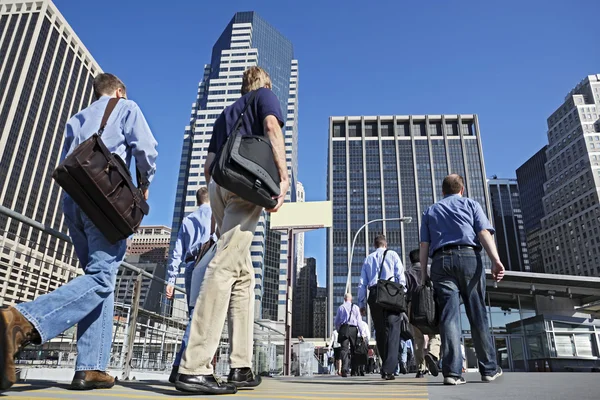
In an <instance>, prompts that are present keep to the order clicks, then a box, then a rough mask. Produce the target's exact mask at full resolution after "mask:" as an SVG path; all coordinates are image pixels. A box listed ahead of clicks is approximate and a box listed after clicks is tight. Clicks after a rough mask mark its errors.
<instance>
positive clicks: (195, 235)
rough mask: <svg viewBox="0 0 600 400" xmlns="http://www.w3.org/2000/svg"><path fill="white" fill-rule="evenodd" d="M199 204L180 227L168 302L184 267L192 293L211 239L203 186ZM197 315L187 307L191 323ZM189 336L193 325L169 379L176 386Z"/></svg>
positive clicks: (169, 275) (172, 266)
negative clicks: (198, 262) (195, 274)
mask: <svg viewBox="0 0 600 400" xmlns="http://www.w3.org/2000/svg"><path fill="white" fill-rule="evenodd" d="M196 201H197V202H198V205H199V207H198V209H197V210H196V211H194V212H193V213H191V214H189V215H188V216H187V217H185V218H184V219H183V221H182V222H181V228H179V232H178V234H177V241H176V242H175V248H174V249H173V254H172V255H171V260H170V261H169V270H168V271H167V274H168V277H167V283H168V284H167V299H172V298H173V290H174V285H175V280H176V279H177V275H178V273H179V269H180V267H181V264H183V266H184V268H185V272H184V276H185V292H186V294H187V296H189V295H190V293H191V291H192V290H191V286H192V273H193V272H194V263H195V261H196V258H197V257H198V254H199V253H200V251H201V248H202V246H203V245H204V244H205V243H207V242H208V241H209V240H210V239H211V234H212V233H213V224H212V222H211V221H212V211H211V208H210V203H209V200H208V188H206V187H201V188H200V189H198V191H197V192H196ZM193 314H194V307H193V306H191V305H189V306H188V316H189V318H190V320H191V318H192V315H193ZM189 336H190V325H189V324H188V327H187V328H186V330H185V333H184V334H183V338H182V340H181V347H180V348H179V351H178V352H177V355H176V356H175V360H174V362H173V370H172V371H171V376H170V377H169V382H171V383H175V381H176V379H177V374H178V373H179V364H180V363H181V357H182V356H183V353H184V351H185V349H186V347H187V342H188V338H189Z"/></svg>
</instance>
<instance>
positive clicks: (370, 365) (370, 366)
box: [367, 347, 376, 374]
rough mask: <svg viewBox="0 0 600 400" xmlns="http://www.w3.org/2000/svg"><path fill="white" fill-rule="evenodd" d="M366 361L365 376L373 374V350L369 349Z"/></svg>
mask: <svg viewBox="0 0 600 400" xmlns="http://www.w3.org/2000/svg"><path fill="white" fill-rule="evenodd" d="M367 357H368V361H367V374H373V373H375V369H376V368H375V350H373V349H372V348H371V347H369V352H368V353H367Z"/></svg>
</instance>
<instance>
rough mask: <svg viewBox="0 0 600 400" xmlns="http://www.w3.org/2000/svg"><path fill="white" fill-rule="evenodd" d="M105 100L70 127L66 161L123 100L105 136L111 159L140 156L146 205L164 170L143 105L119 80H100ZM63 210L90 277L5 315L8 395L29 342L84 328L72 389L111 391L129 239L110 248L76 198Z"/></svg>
mask: <svg viewBox="0 0 600 400" xmlns="http://www.w3.org/2000/svg"><path fill="white" fill-rule="evenodd" d="M94 95H95V97H96V98H97V100H96V101H94V102H93V103H92V104H91V105H90V106H89V107H87V108H86V109H84V110H82V111H80V112H78V113H77V114H75V115H74V116H73V117H72V118H71V119H69V121H68V122H67V126H66V129H65V140H64V147H63V153H62V159H64V158H65V157H66V156H68V155H69V154H71V153H72V152H73V150H75V148H76V147H77V146H78V145H79V144H80V143H82V142H83V141H85V140H87V139H88V138H90V137H91V136H92V135H93V134H94V133H96V132H98V130H99V128H100V122H101V120H102V116H103V115H104V110H105V109H106V106H107V104H108V101H109V100H110V99H111V98H120V99H121V100H120V101H119V102H118V103H117V105H116V106H115V108H114V110H113V111H112V113H111V115H110V118H109V119H108V122H107V125H106V127H105V129H104V132H103V134H102V141H103V142H104V144H105V145H106V147H107V148H108V150H109V151H110V152H111V153H114V154H116V155H118V156H119V157H121V158H122V159H123V160H124V161H125V163H126V164H127V165H128V166H129V164H130V162H131V158H132V157H133V158H135V164H136V168H137V169H138V171H139V172H140V174H141V179H140V182H138V184H139V185H140V188H141V189H142V191H143V193H144V196H145V197H146V199H147V198H148V185H149V184H150V181H151V180H152V178H153V177H154V173H155V171H156V163H155V160H156V157H157V155H158V153H157V151H156V146H157V143H156V140H155V139H154V136H152V132H151V131H150V127H149V126H148V123H147V122H146V120H145V118H144V115H143V114H142V111H141V110H140V108H139V107H138V105H137V104H136V103H135V102H133V101H131V100H127V98H126V96H127V93H126V88H125V85H124V84H123V82H121V80H120V79H119V78H117V77H116V76H114V75H112V74H99V75H98V76H96V78H95V79H94ZM62 206H63V207H62V209H63V212H64V215H65V221H66V223H67V226H68V228H69V235H70V236H71V239H72V241H73V246H74V247H75V252H76V253H77V257H78V259H79V262H80V263H81V268H82V269H83V270H84V272H85V275H82V276H79V277H77V278H75V279H73V280H72V281H71V282H69V283H67V284H66V285H62V286H61V287H59V288H58V289H56V290H55V291H53V292H50V293H48V294H45V295H43V296H40V297H38V298H37V299H35V300H34V301H31V302H28V303H21V304H18V305H16V306H15V307H9V308H5V309H3V310H2V311H1V312H0V357H2V359H1V360H0V389H7V388H8V387H10V386H11V385H12V384H13V383H14V382H15V380H16V375H15V368H14V361H13V357H14V355H15V354H16V353H17V352H18V350H19V348H20V347H22V346H25V345H26V344H27V343H30V342H34V343H45V342H47V341H49V340H50V339H52V338H54V337H56V336H58V335H59V334H61V333H62V332H64V331H65V330H67V329H69V328H70V327H72V326H74V325H75V324H77V361H76V363H75V371H76V372H75V377H74V378H73V382H72V383H71V389H78V390H85V389H98V388H110V387H112V386H113V385H114V378H113V377H111V376H110V375H108V374H107V373H106V369H107V367H108V362H109V358H110V349H111V341H112V336H113V335H112V328H113V315H114V289H115V283H116V278H117V271H118V270H119V265H121V262H122V261H123V259H124V258H125V251H126V248H127V243H126V240H119V241H118V242H116V243H111V242H109V241H108V240H107V239H106V238H105V237H104V235H103V234H102V232H100V230H98V228H97V227H96V226H95V225H94V223H93V222H92V220H90V219H89V218H88V216H87V215H85V213H84V212H83V211H81V209H80V208H79V206H78V205H77V204H75V202H74V201H73V199H71V197H69V196H68V195H66V194H65V195H64V199H63V204H62Z"/></svg>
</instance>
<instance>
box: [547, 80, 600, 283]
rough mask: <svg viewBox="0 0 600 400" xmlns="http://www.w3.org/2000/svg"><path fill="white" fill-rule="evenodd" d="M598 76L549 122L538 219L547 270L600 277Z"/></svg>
mask: <svg viewBox="0 0 600 400" xmlns="http://www.w3.org/2000/svg"><path fill="white" fill-rule="evenodd" d="M599 116H600V74H598V75H589V76H587V77H586V78H585V79H584V80H583V81H581V83H579V84H578V85H577V87H575V88H574V89H573V90H572V91H571V92H570V93H569V94H568V95H567V96H566V98H565V101H564V103H563V104H562V105H561V106H560V107H559V108H558V109H557V110H556V111H555V112H554V113H553V114H552V115H551V116H550V118H548V150H547V151H546V155H547V161H546V174H547V176H548V180H547V182H546V183H545V185H544V199H543V202H544V213H545V216H544V218H543V219H542V256H543V262H544V268H545V271H546V272H548V273H554V274H568V275H583V276H598V275H600V232H599V229H600V204H599V198H598V190H599V189H600V120H599Z"/></svg>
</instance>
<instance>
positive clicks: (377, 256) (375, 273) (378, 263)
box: [358, 235, 406, 380]
mask: <svg viewBox="0 0 600 400" xmlns="http://www.w3.org/2000/svg"><path fill="white" fill-rule="evenodd" d="M374 245H375V249H376V250H375V251H374V252H372V253H371V254H369V256H368V257H367V258H366V260H365V262H364V264H363V267H362V272H361V274H360V283H359V285H358V305H359V306H360V311H361V313H362V314H363V315H365V314H366V309H367V302H368V303H369V309H370V310H371V317H372V318H373V324H374V325H375V338H376V340H377V350H378V351H379V356H380V357H381V362H382V366H381V377H382V378H383V379H385V380H394V372H395V371H396V366H397V365H398V350H399V347H400V317H401V314H400V313H398V312H393V311H389V310H384V309H383V308H382V307H381V306H380V305H378V304H377V301H376V300H377V281H378V280H379V270H380V268H381V279H384V280H389V279H390V278H391V279H393V280H395V281H396V282H398V283H401V284H402V285H404V287H406V277H405V275H404V265H402V261H400V256H399V255H398V253H396V252H395V251H394V250H388V248H387V240H386V238H385V236H384V235H377V236H376V237H375V242H374ZM367 289H369V297H368V300H367Z"/></svg>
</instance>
